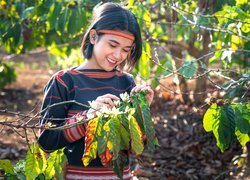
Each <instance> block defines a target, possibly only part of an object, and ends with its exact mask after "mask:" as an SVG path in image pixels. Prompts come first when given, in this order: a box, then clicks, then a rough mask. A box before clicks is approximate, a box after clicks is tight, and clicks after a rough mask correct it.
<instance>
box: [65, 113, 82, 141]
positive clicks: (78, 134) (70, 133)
mask: <svg viewBox="0 0 250 180" xmlns="http://www.w3.org/2000/svg"><path fill="white" fill-rule="evenodd" d="M84 114H85V112H82V111H80V112H79V113H77V114H76V115H75V116H73V117H72V118H70V119H69V120H67V121H66V123H65V124H66V125H70V124H74V123H76V122H77V121H78V120H77V118H78V117H79V116H83V118H84V119H85V118H86V116H85V115H84ZM64 135H65V137H66V139H67V140H68V141H69V142H74V141H76V140H78V139H81V138H82V137H83V136H85V130H84V128H83V125H82V124H79V125H75V126H73V127H71V128H67V129H65V130H64Z"/></svg>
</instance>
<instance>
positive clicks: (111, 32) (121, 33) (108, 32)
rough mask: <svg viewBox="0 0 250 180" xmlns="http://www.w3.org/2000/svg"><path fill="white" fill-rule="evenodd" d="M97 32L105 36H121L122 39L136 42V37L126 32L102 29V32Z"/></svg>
mask: <svg viewBox="0 0 250 180" xmlns="http://www.w3.org/2000/svg"><path fill="white" fill-rule="evenodd" d="M97 32H100V33H103V34H112V35H117V36H121V37H124V38H127V39H130V40H132V41H134V40H135V37H134V36H133V35H132V34H129V33H127V32H124V31H117V30H107V29H101V30H97Z"/></svg>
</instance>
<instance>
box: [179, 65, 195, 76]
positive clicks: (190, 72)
mask: <svg viewBox="0 0 250 180" xmlns="http://www.w3.org/2000/svg"><path fill="white" fill-rule="evenodd" d="M196 71H197V63H196V62H195V61H185V62H184V64H183V65H182V66H181V67H180V69H179V72H180V74H181V75H183V77H184V78H185V79H190V78H191V77H193V76H194V75H195V73H196Z"/></svg>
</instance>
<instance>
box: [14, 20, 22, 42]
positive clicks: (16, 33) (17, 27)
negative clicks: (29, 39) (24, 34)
mask: <svg viewBox="0 0 250 180" xmlns="http://www.w3.org/2000/svg"><path fill="white" fill-rule="evenodd" d="M20 37H21V25H20V24H19V23H16V24H15V26H14V36H13V38H14V45H15V46H17V45H18V43H19V41H20Z"/></svg>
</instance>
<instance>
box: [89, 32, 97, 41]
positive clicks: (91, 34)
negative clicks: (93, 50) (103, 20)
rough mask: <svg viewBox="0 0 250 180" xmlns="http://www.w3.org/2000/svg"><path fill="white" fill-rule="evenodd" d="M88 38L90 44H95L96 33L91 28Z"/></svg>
mask: <svg viewBox="0 0 250 180" xmlns="http://www.w3.org/2000/svg"><path fill="white" fill-rule="evenodd" d="M89 39H90V43H91V44H95V42H96V39H97V33H96V30H95V29H91V30H90V32H89Z"/></svg>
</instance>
